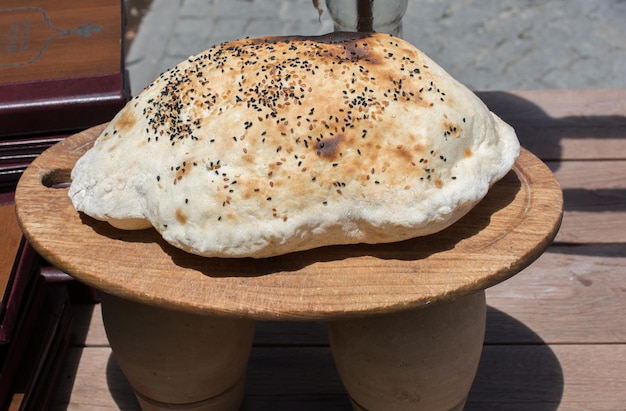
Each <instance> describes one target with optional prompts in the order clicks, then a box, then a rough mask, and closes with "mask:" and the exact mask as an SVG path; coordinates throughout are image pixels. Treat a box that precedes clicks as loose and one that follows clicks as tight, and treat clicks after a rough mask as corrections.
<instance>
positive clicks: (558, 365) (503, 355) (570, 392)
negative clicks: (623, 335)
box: [465, 344, 626, 411]
mask: <svg viewBox="0 0 626 411" xmlns="http://www.w3.org/2000/svg"><path fill="white" fill-rule="evenodd" d="M625 369H626V345H623V344H618V345H616V344H609V345H585V344H580V345H553V346H548V345H526V346H507V345H505V346H487V347H485V348H484V350H483V355H482V358H481V362H480V365H479V369H478V373H477V376H476V380H475V381H474V385H473V386H472V390H471V393H470V396H469V398H468V403H467V405H466V407H465V410H466V411H469V410H480V411H491V410H493V411H496V410H497V411H513V410H515V411H522V410H546V411H547V410H557V409H558V410H622V409H624V404H626V374H624V370H625Z"/></svg>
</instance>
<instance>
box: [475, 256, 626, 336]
mask: <svg viewBox="0 0 626 411" xmlns="http://www.w3.org/2000/svg"><path fill="white" fill-rule="evenodd" d="M624 267H626V244H620V245H604V246H572V247H567V246H556V247H554V246H553V247H551V248H550V249H549V250H548V252H546V253H545V254H543V255H542V256H541V257H539V259H538V260H537V261H535V263H533V264H532V265H531V266H530V267H528V268H527V269H525V270H524V271H522V272H521V273H519V274H518V275H516V276H514V277H513V278H511V279H509V280H507V281H505V282H503V283H500V284H498V285H496V286H494V287H492V288H490V289H488V290H487V304H488V307H489V308H488V317H487V332H486V337H485V340H486V342H487V343H488V344H512V343H522V344H537V343H541V344H543V343H548V344H563V343H587V344H590V343H626V316H624V312H626V287H625V286H624Z"/></svg>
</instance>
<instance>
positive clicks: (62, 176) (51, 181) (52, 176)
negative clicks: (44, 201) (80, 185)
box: [41, 169, 72, 189]
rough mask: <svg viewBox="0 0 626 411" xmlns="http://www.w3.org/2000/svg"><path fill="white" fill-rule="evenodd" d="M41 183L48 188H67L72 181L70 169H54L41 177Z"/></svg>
mask: <svg viewBox="0 0 626 411" xmlns="http://www.w3.org/2000/svg"><path fill="white" fill-rule="evenodd" d="M41 183H42V184H43V185H44V186H46V187H48V188H55V189H58V188H67V187H69V186H70V184H71V183H72V177H71V171H70V170H58V169H57V170H52V171H50V172H48V173H47V174H45V175H44V176H43V177H42V178H41Z"/></svg>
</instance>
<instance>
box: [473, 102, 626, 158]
mask: <svg viewBox="0 0 626 411" xmlns="http://www.w3.org/2000/svg"><path fill="white" fill-rule="evenodd" d="M478 95H479V96H480V97H481V98H482V99H483V101H485V103H486V104H487V105H488V106H489V107H490V108H491V109H492V110H493V111H494V112H495V113H496V114H498V115H499V116H501V117H502V118H503V119H504V120H505V121H506V122H508V123H509V124H511V125H512V126H513V128H515V130H516V132H517V134H518V137H519V139H520V142H521V143H522V145H523V146H524V147H525V148H527V149H528V150H530V151H531V152H532V153H534V154H535V155H537V156H538V157H540V158H541V159H543V160H557V159H566V160H572V159H579V160H582V159H584V160H596V159H626V90H584V91H582V90H537V91H511V92H508V91H507V92H503V91H491V92H481V93H478Z"/></svg>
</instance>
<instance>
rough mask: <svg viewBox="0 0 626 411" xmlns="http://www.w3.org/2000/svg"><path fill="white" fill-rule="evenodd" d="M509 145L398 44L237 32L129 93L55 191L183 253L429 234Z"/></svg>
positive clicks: (448, 219) (468, 196)
mask: <svg viewBox="0 0 626 411" xmlns="http://www.w3.org/2000/svg"><path fill="white" fill-rule="evenodd" d="M518 154H519V142H518V140H517V138H516V136H515V132H514V131H513V129H512V128H511V127H510V126H508V125H507V124H505V123H504V122H503V121H502V120H500V119H499V118H498V117H497V116H495V115H494V114H493V113H491V112H490V111H489V110H488V109H487V107H486V106H485V105H484V104H483V103H482V102H481V101H480V99H479V98H478V97H476V95H475V94H473V93H472V92H471V91H470V90H468V89H467V88H466V87H464V86H463V85H462V84H460V83H459V82H457V81H456V80H454V79H453V78H452V77H451V76H450V75H449V74H447V73H446V72H445V71H444V70H443V69H442V68H441V67H439V66H438V65H437V64H436V63H435V62H434V61H432V60H431V59H430V58H428V57H427V56H426V55H424V53H422V52H421V51H419V50H418V49H416V48H415V47H414V46H412V45H411V44H410V43H408V42H406V41H403V40H401V39H398V38H395V37H392V36H389V35H386V34H370V35H365V34H357V33H351V34H347V33H343V34H337V33H334V34H331V35H326V36H320V37H293V36H292V37H265V38H256V39H242V40H238V41H233V42H229V43H224V44H221V45H217V46H215V47H212V48H210V49H208V50H206V51H205V52H203V53H201V54H198V55H196V56H192V57H190V58H189V59H188V60H186V61H183V62H181V63H180V64H178V65H177V66H176V67H174V68H173V69H171V70H169V71H167V72H165V73H163V74H162V75H161V76H160V77H159V78H157V79H156V80H155V81H154V82H153V83H152V84H150V85H149V86H148V87H147V88H146V89H145V90H144V91H143V92H142V93H140V94H139V95H138V96H136V97H134V98H133V99H132V100H131V101H130V102H129V103H128V104H127V105H126V107H125V108H124V109H122V110H121V111H120V112H119V113H118V114H117V116H116V117H115V118H114V119H113V120H112V121H111V123H110V124H109V125H108V126H107V127H106V129H105V130H104V131H103V133H102V135H100V137H99V138H98V139H97V141H96V142H95V144H94V146H93V148H91V149H90V150H89V151H88V152H87V153H86V154H85V155H84V156H83V157H81V158H80V159H79V161H78V162H77V163H76V166H75V168H74V169H73V171H72V184H71V187H70V190H69V196H70V197H71V199H72V202H73V204H74V207H75V208H76V210H78V211H81V212H84V213H85V214H87V215H89V216H91V217H94V218H96V219H98V220H104V221H108V222H109V223H111V224H112V225H114V226H115V227H118V228H122V229H143V228H147V227H154V228H155V229H156V230H157V231H158V232H159V233H160V234H161V235H162V236H163V238H164V239H165V240H166V241H168V242H169V243H171V244H173V245H174V246H176V247H179V248H182V249H183V250H186V251H188V252H190V253H194V254H199V255H202V256H210V257H255V258H261V257H268V256H275V255H280V254H284V253H289V252H293V251H298V250H305V249H311V248H315V247H321V246H325V245H335V244H354V243H383V242H395V241H400V240H404V239H408V238H412V237H417V236H424V235H428V234H431V233H435V232H437V231H440V230H442V229H444V228H446V227H448V226H450V225H451V224H453V223H454V222H455V221H457V220H458V219H459V218H461V217H462V216H463V215H465V214H466V213H467V212H468V211H469V210H470V209H471V208H472V207H473V206H474V205H476V204H477V203H478V202H479V201H480V200H481V199H482V198H483V197H484V196H485V195H486V193H487V191H488V190H489V187H490V186H491V185H492V184H493V183H495V182H496V181H497V180H499V179H500V178H501V177H503V176H504V175H505V174H506V173H507V172H508V171H509V170H510V169H511V167H512V165H513V162H514V161H515V159H516V157H517V156H518Z"/></svg>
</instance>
